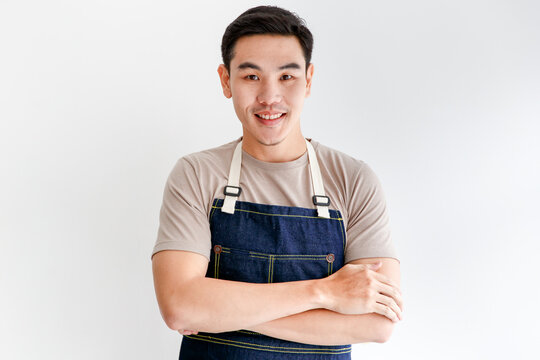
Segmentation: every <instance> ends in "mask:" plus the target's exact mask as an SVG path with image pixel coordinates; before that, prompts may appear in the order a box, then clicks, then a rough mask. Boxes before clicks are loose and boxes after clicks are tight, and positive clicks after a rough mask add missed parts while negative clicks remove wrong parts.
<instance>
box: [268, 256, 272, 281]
mask: <svg viewBox="0 0 540 360" xmlns="http://www.w3.org/2000/svg"><path fill="white" fill-rule="evenodd" d="M271 267H272V261H270V262H269V263H268V283H270V274H271V272H270V268H271Z"/></svg>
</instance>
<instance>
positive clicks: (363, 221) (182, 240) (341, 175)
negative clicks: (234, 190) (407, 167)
mask: <svg viewBox="0 0 540 360" xmlns="http://www.w3.org/2000/svg"><path fill="white" fill-rule="evenodd" d="M240 140H241V139H237V140H235V141H232V142H230V143H227V144H225V145H222V146H219V147H216V148H213V149H209V150H205V151H201V152H197V153H194V154H190V155H187V156H184V157H182V158H180V159H179V160H178V162H177V163H176V165H175V166H174V168H173V170H172V171H171V173H170V175H169V177H168V179H167V183H166V185H165V191H164V195H163V204H162V207H161V211H160V217H159V221H160V223H159V230H158V236H157V241H156V243H155V246H154V249H153V252H152V256H153V255H154V254H155V253H157V252H159V251H162V250H187V251H192V252H196V253H199V254H201V255H204V256H205V257H206V258H208V259H209V258H210V250H211V247H212V245H211V239H210V238H211V235H210V224H209V216H210V210H211V209H212V202H213V200H214V199H215V198H223V197H224V195H223V188H224V187H225V185H227V178H228V174H229V167H230V164H231V160H232V156H233V152H234V149H235V147H236V145H237V144H238V142H239V141H240ZM311 143H312V144H313V147H314V148H315V153H316V155H317V159H318V160H319V165H320V168H321V175H322V178H323V182H324V189H325V191H326V195H327V196H328V197H329V198H330V209H336V210H339V211H340V212H341V215H342V217H343V222H344V227H345V229H346V232H347V233H346V248H345V262H349V261H352V260H356V259H360V258H370V257H391V258H395V259H397V254H396V251H395V248H394V245H393V243H392V241H391V238H390V228H389V223H388V215H387V210H386V204H385V199H384V194H383V192H382V189H381V185H380V182H379V180H378V179H377V177H376V176H375V174H374V173H373V171H372V170H371V169H370V168H369V167H368V165H367V164H365V163H364V162H362V161H360V160H356V159H354V158H352V157H350V156H348V155H345V154H344V153H341V152H339V151H337V150H334V149H331V148H328V147H326V146H324V145H322V144H319V143H318V142H316V141H313V140H312V141H311ZM240 187H241V188H242V193H241V194H240V197H239V198H238V200H239V201H249V202H254V203H260V204H270V205H282V206H293V207H304V208H311V209H314V208H315V206H314V205H313V200H312V196H313V195H314V194H313V187H312V184H311V175H310V170H309V163H308V157H307V152H306V153H304V154H303V155H302V156H301V157H300V158H298V159H296V160H293V161H290V162H284V163H269V162H264V161H261V160H257V159H255V158H254V157H252V156H251V155H249V154H248V153H246V152H245V151H243V152H242V167H241V174H240Z"/></svg>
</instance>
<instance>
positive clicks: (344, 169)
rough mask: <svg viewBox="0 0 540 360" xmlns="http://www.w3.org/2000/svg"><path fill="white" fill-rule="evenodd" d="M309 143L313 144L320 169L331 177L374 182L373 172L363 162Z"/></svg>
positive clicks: (313, 141) (340, 152) (326, 147)
mask: <svg viewBox="0 0 540 360" xmlns="http://www.w3.org/2000/svg"><path fill="white" fill-rule="evenodd" d="M311 143H312V144H313V147H314V149H315V152H316V154H317V158H318V159H319V163H320V165H321V168H324V169H325V170H326V171H328V172H329V173H331V174H332V175H334V176H337V177H339V178H342V179H349V180H350V179H357V180H358V179H366V180H368V179H371V180H376V176H375V174H374V172H373V170H372V169H371V168H370V166H369V165H368V164H367V163H366V162H365V161H363V160H359V159H356V158H354V157H352V156H350V155H348V154H345V153H344V152H342V151H339V150H336V149H333V148H331V147H329V146H326V145H323V144H321V143H319V142H317V141H315V140H311ZM373 178H375V179H373Z"/></svg>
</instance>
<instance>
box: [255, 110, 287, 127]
mask: <svg viewBox="0 0 540 360" xmlns="http://www.w3.org/2000/svg"><path fill="white" fill-rule="evenodd" d="M285 115H287V113H275V114H268V113H266V114H264V113H260V114H255V117H256V118H257V120H259V122H260V123H262V124H263V125H265V126H273V125H276V124H277V123H279V122H280V121H281V119H283V118H284V117H285Z"/></svg>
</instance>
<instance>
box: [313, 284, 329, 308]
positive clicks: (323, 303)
mask: <svg viewBox="0 0 540 360" xmlns="http://www.w3.org/2000/svg"><path fill="white" fill-rule="evenodd" d="M328 281H329V280H328V278H322V279H317V280H312V283H311V292H312V298H313V301H314V305H315V307H314V308H315V309H319V308H322V309H330V308H331V307H332V298H331V296H330V294H331V292H330V291H329V284H328Z"/></svg>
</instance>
